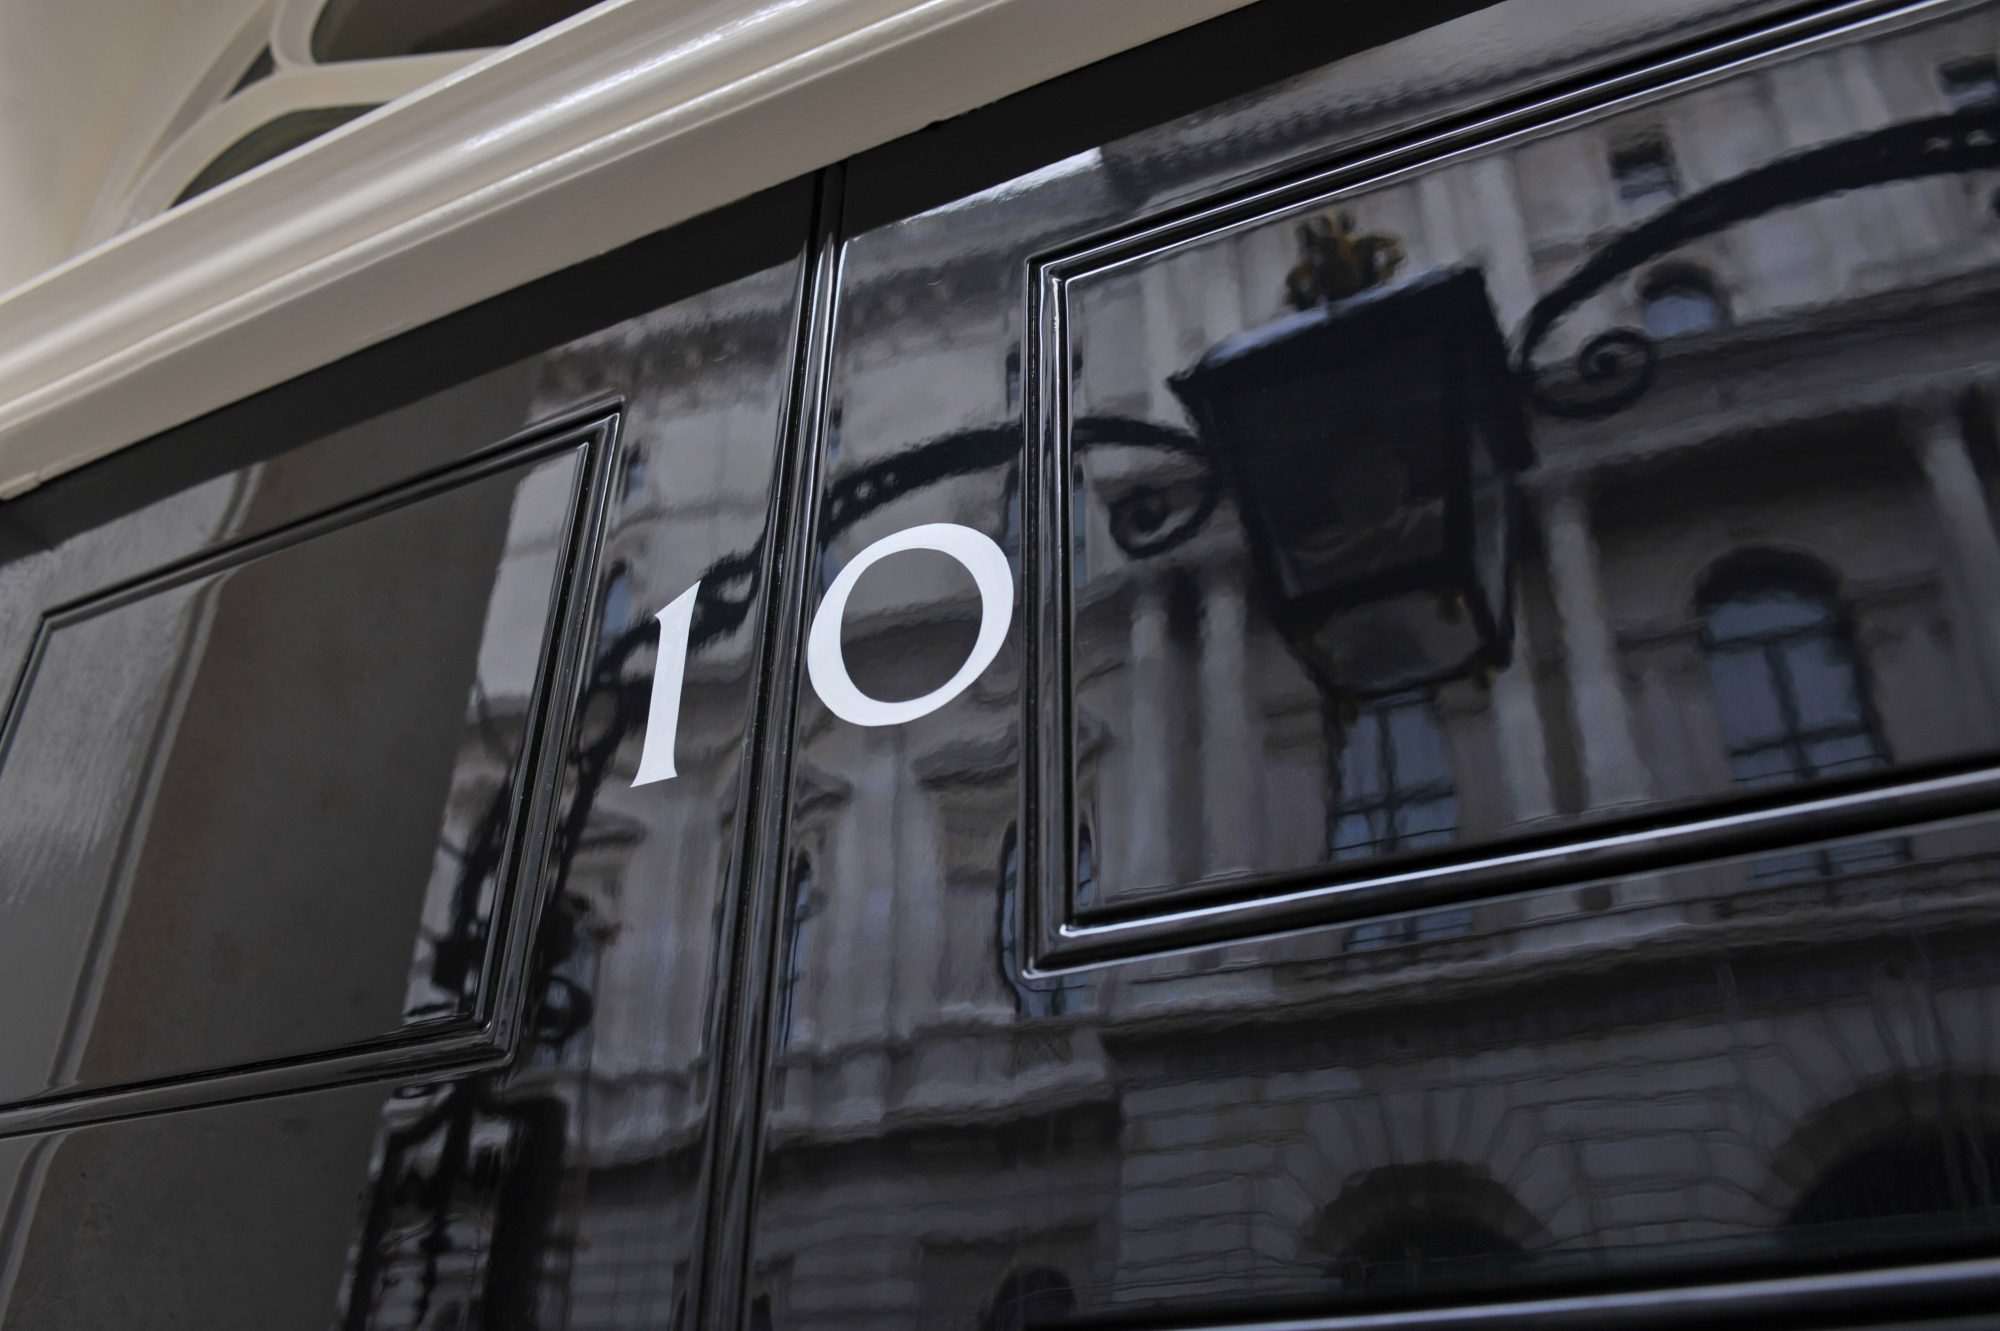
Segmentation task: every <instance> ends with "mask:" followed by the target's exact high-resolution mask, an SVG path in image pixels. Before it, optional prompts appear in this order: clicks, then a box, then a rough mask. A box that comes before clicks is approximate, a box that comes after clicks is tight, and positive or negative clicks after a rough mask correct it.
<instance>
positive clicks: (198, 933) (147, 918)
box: [0, 426, 610, 1100]
mask: <svg viewBox="0 0 2000 1331" xmlns="http://www.w3.org/2000/svg"><path fill="white" fill-rule="evenodd" d="M593 445H594V446H595V449H596V451H597V453H598V454H599V455H601V454H602V453H603V452H604V451H605V450H607V449H608V448H609V446H610V433H609V428H608V426H600V427H595V428H592V429H589V430H587V431H585V432H582V433H577V432H571V433H569V434H568V435H566V436H563V437H561V438H558V439H557V440H554V441H551V442H550V443H548V444H542V445H535V446H532V447H531V448H530V449H529V450H527V451H526V452H525V453H522V452H516V453H514V454H510V455H507V456H503V457H501V458H498V459H495V460H492V461H489V462H486V463H483V464H480V465H478V466H477V467H475V468H472V469H461V471H460V472H459V473H455V474H451V475H447V476H445V477H442V478H439V479H438V480H435V481H433V482H430V483H428V484H425V485H422V486H420V487H414V488H412V489H409V490H405V491H393V492H391V493H389V494H387V495H384V496H381V497H379V498H377V499H374V500H370V501H365V502H363V503H361V504H358V505H354V506H350V507H349V508H347V509H345V510H340V511H337V512H335V513H332V514H328V515H325V516H323V517H320V518H318V519H314V520H309V521H308V522H306V523H305V524H303V525H301V526H296V527H293V528H290V529H287V530H286V531H284V532H281V533H280V534H278V535H275V536H272V537H268V538H265V539H264V540H262V541H259V542H253V543H251V544H249V545H247V546H243V547H241V548H239V549H237V550H234V551H231V552H228V553H225V554H222V555H219V556H213V557H210V558H209V559H207V560H204V561H199V562H196V563H194V564H192V565H189V566H187V567H184V568H181V569H177V570H173V571H171V572H166V573H162V574H160V575H158V576H155V577H153V578H150V579H147V580H144V581H142V582H140V583H138V584H136V585H133V586H130V587H126V588H122V589H118V590H116V591H111V592H106V593H103V594H101V595H98V596H95V597H91V598H88V599H85V600H83V601H82V602H80V603H78V604H75V605H71V606H66V607H63V608H61V609H57V610H54V611H52V612H50V613H49V614H48V615H47V616H46V617H45V619H44V620H43V623H42V626H41V630H40V635H39V640H38V642H37V644H36V646H35V648H34V652H33V656H32V658H31V660H30V662H29V664H28V667H27V670H26V672H25V674H24V676H23V678H22V680H21V682H20V685H19V688H18V690H17V693H16V698H15V702H14V707H13V713H12V716H11V718H10V720H9V723H8V728H7V732H6V737H5V749H4V758H0V846H4V847H5V849H4V851H0V880H3V881H5V882H6V884H7V888H6V893H7V896H6V929H5V931H4V933H0V951H3V952H4V956H0V977H4V978H0V985H4V986H5V990H6V993H5V998H4V1005H5V1007H6V1009H7V1010H8V1011H9V1012H11V1013H13V1014H14V1016H13V1018H12V1019H10V1020H9V1021H8V1022H7V1023H6V1034H5V1036H4V1037H0V1040H4V1052H3V1053H0V1068H4V1069H5V1072H4V1076H5V1079H6V1080H5V1082H4V1083H0V1085H4V1090H0V1097H4V1098H5V1099H9V1100H19V1099H27V1098H31V1097H34V1096H38V1095H43V1094H48V1093H75V1092H79V1091H85V1090H89V1089H92V1088H98V1087H105V1086H115V1085H120V1084H125V1083H132V1082H141V1081H151V1080H156V1079H160V1078H165V1077H177V1076H187V1075H190V1074H194V1073H202V1072H215V1071H219V1070H223V1069H227V1068H231V1067H238V1066H243V1065H247V1064H252V1063H260V1062H266V1061H270V1060H274V1059H283V1058H296V1057H300V1056H304V1055H309V1054H316V1053H326V1052H331V1051H334V1050H339V1049H344V1048H349V1047H352V1046H356V1045H362V1044H367V1043H370V1042H373V1041H380V1040H382V1039H385V1038H387V1037H391V1036H399V1035H401V1036H408V1035H419V1034H424V1033H427V1032H429V1033H435V1032H440V1031H446V1030H450V1029H453V1028H455V1027H457V1028H463V1027H465V1026H467V1025H469V1024H471V1023H472V1022H474V1021H476V1020H477V1019H479V1018H480V1017H481V1015H482V1013H483V1011H484V1009H485V1007H486V1005H487V1003H488V1001H489V996H490V983H489V978H490V977H489V970H490V967H489V958H490V956H492V955H497V952H498V946H497V940H496V939H495V938H494V924H495V920H496V916H497V912H498V910H499V908H500V905H501V903H502V901H503V900H504V899H505V896H506V892H507V889H508V883H507V881H506V877H505V872H504V871H505V869H506V868H507V867H508V866H509V865H510V864H511V862H512V860H513V858H514V856H513V852H512V850H511V849H510V850H509V851H508V853H507V854H506V855H504V856H502V857H500V858H498V859H496V862H495V863H494V864H493V865H491V866H490V872H489V873H488V874H486V875H483V876H482V877H481V879H480V880H479V881H476V882H466V881H462V880H461V878H460V876H459V874H458V872H457V870H458V867H459V865H460V864H461V862H462V860H463V853H462V852H463V848H465V847H466V846H467V845H468V844H469V843H471V842H472V841H474V840H475V839H477V838H478V837H480V836H481V835H491V836H493V837H494V838H495V840H496V843H497V844H499V845H501V846H509V847H511V844H512V842H513V841H514V840H515V839H516V838H517V837H518V836H519V835H521V834H524V833H525V832H526V831H527V828H526V826H525V821H524V820H525V819H526V818H527V817H528V815H529V806H530V803H531V801H530V799H529V794H528V791H527V788H526V786H525V784H524V781H523V777H524V772H523V771H522V770H521V766H520V762H521V758H522V754H523V751H524V750H525V749H526V747H527V746H528V743H529V741H530V739H531V737H532V734H533V727H534V725H535V724H536V721H535V719H534V718H536V717H538V716H539V698H540V696H541V694H542V693H543V691H544V689H545V685H544V682H543V681H544V679H545V677H546V676H547V675H548V674H549V672H550V671H551V670H553V668H554V666H555V664H556V661H555V656H556V650H557V648H558V646H559V644H560V636H559V634H558V632H557V628H558V622H557V618H556V616H557V611H558V608H559V606H560V604H561V602H562V597H563V592H564V588H563V586H562V581H561V580H562V578H563V577H564V576H565V575H566V574H567V573H568V572H569V571H570V568H571V565H572V560H573V553H574V551H575V549H576V546H577V541H578V520H579V517H580V515H581V513H582V512H583V507H582V504H583V500H584V497H585V492H584V484H583V482H584V477H585V471H586V465H587V463H588V462H589V460H590V456H591V450H592V447H593ZM503 697H504V698H518V699H520V700H521V701H522V703H523V704H526V705H527V710H526V712H525V714H524V719H525V720H526V721H527V724H526V725H525V726H524V727H523V728H522V731H521V732H520V733H517V734H514V735H510V736H505V737H502V736H500V735H491V737H490V739H491V742H490V743H489V744H488V745H486V746H484V747H482V746H479V745H477V744H470V745H469V744H468V739H469V738H471V737H476V736H477V735H478V734H479V733H480V726H481V720H482V715H481V714H482V711H484V710H485V709H488V708H490V706H491V702H492V700H493V699H495V698H503ZM479 788H491V789H492V790H493V791H494V792H495V794H496V795H497V796H498V797H499V798H500V799H502V800H503V801H504V803H505V805H506V806H507V807H508V808H510V809H512V808H518V810H519V813H518V816H517V819H516V820H510V821H509V822H507V823H503V824H502V825H500V826H497V827H494V828H493V829H491V831H490V832H488V831H486V830H485V829H482V828H479V827H476V826H473V825H472V824H471V823H470V821H469V820H468V818H467V811H468V809H469V807H470V799H471V792H472V791H473V790H475V789H479ZM454 916H458V917H463V918H462V921H461V927H463V928H464V931H465V933H466V936H467V939H468V942H470V941H471V940H472V939H475V938H476V939H478V940H480V941H479V943H478V945H477V946H475V947H473V948H471V950H468V951H466V952H465V954H464V955H452V956H438V957H432V956H431V955H430V952H431V943H432V941H433V940H434V939H435V938H437V937H438V936H439V935H440V934H442V933H444V932H447V931H448V930H449V929H450V928H451V925H452V921H453V918H454Z"/></svg>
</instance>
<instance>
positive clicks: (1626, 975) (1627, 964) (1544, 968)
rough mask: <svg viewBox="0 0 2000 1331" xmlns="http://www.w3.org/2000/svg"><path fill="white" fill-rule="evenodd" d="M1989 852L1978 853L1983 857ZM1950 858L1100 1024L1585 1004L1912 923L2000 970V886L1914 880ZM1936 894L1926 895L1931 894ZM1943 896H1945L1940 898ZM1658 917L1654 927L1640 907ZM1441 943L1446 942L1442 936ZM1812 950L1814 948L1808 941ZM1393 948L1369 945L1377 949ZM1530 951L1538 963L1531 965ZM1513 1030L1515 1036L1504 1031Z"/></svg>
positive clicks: (1175, 1024)
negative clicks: (1510, 1000) (1587, 995)
mask: <svg viewBox="0 0 2000 1331" xmlns="http://www.w3.org/2000/svg"><path fill="white" fill-rule="evenodd" d="M1993 858H1994V857H1981V859H1980V861H1979V862H1980V863H1986V862H1988V861H1990V860H1992V859H1993ZM1954 863H1955V862H1947V863H1946V864H1944V865H1933V866H1925V867H1928V868H1930V869H1931V870H1933V872H1932V873H1931V874H1929V875H1923V874H1920V873H1919V872H1918V871H1915V870H1912V869H1909V868H1903V869H1897V870H1889V871H1884V872H1880V873H1875V874H1856V875H1851V876H1849V877H1847V878H1844V879H1839V880H1834V881H1833V883H1832V884H1831V885H1830V886H1827V887H1824V888H1822V891H1824V892H1838V891H1840V890H1841V889H1842V888H1843V887H1845V888H1848V889H1849V890H1850V892H1851V891H1852V890H1853V886H1852V885H1854V884H1859V883H1871V884H1875V885H1877V887H1878V888H1880V885H1882V884H1893V887H1891V888H1889V889H1886V890H1878V891H1877V892H1876V893H1874V894H1872V895H1871V896H1870V897H1869V898H1868V899H1866V900H1861V901H1856V902H1854V903H1852V904H1846V905H1843V904H1838V903H1836V904H1833V905H1827V904H1824V903H1823V902H1822V903H1819V904H1815V905H1813V906H1812V907H1811V908H1810V909H1805V910H1800V909H1794V910H1791V911H1787V912H1783V913H1779V914H1775V915H1771V916H1767V917H1764V918H1757V917H1756V916H1755V903H1756V901H1757V899H1758V898H1759V897H1762V896H1766V895H1769V894H1770V893H1771V892H1773V891H1774V889H1763V890H1759V889H1748V890H1744V891H1741V892H1737V893H1734V894H1730V895H1728V896H1718V897H1714V898H1707V899H1696V900H1690V901H1685V902H1672V903H1667V904H1661V905H1652V906H1646V907H1641V908H1638V909H1633V910H1627V911H1624V912H1604V913H1600V914H1599V915H1597V916H1596V917H1595V918H1597V919H1601V920H1602V919H1612V918H1615V917H1616V915H1618V914H1624V915H1625V916H1626V917H1627V918H1628V920H1630V921H1631V922H1632V923H1633V925H1634V926H1635V927H1632V928H1630V929H1629V930H1628V932H1626V933H1625V935H1624V936H1622V937H1617V938H1609V939H1607V938H1585V939H1582V940H1580V941H1579V942H1578V943H1576V944H1575V945H1573V946H1569V947H1565V948H1560V949H1558V948H1549V949H1534V950H1530V949H1523V948H1504V949H1495V950H1494V951H1491V952H1488V953H1486V954H1485V955H1483V956H1481V957H1479V958H1477V959H1474V960H1469V961H1461V962H1449V963H1444V964H1435V965H1424V964H1421V963H1419V964H1411V965H1406V966H1404V967H1402V968H1400V969H1397V970H1394V971H1388V972H1382V973H1377V974H1371V975H1350V976H1342V975H1341V974H1340V971H1342V970H1343V969H1348V968H1350V967H1352V965H1353V963H1352V962H1351V961H1349V960H1348V959H1345V958H1341V959H1333V958H1329V959H1327V960H1324V961H1318V962H1314V961H1298V962H1290V963H1278V964H1277V966H1276V967H1275V970H1276V971H1277V972H1278V973H1279V975H1280V976H1281V977H1282V979H1281V982H1280V983H1279V984H1278V985H1277V986H1276V987H1274V988H1271V989H1266V990H1262V991H1260V992H1257V993H1254V994H1247V995H1246V994H1243V993H1241V992H1238V993H1234V994H1229V995H1227V996H1225V997H1223V998H1221V999H1218V1000H1217V1001H1214V1002H1212V1003H1209V1004H1200V1003H1194V1002H1176V1003H1163V1004H1161V1005H1160V1006H1159V1007H1158V1008H1157V1009H1156V1010H1154V1011H1151V1012H1146V1013H1143V1014H1135V1015H1132V1016H1128V1017H1126V1018H1124V1019H1122V1020H1121V1019H1119V1018H1117V1017H1114V1018H1112V1019H1111V1020H1110V1021H1108V1022H1106V1023H1105V1032H1104V1033H1105V1038H1106V1040H1107V1042H1112V1041H1118V1042H1123V1041H1127V1040H1132V1039H1138V1040H1147V1039H1158V1040H1161V1041H1166V1042H1172V1041H1174V1040H1177V1039H1181V1038H1184V1037H1188V1036H1192V1035H1194V1034H1196V1033H1199V1032H1202V1031H1209V1032H1214V1033H1226V1032H1238V1033H1241V1032H1245V1031H1247V1030H1251V1029H1257V1028H1263V1027H1267V1026H1285V1025H1290V1024H1294V1023H1298V1022H1313V1023H1318V1022H1324V1021H1326V1020H1328V1019H1330V1018H1339V1017H1341V1016H1351V1015H1358V1014H1360V1013H1363V1012H1377V1011H1379V1010H1380V1009H1382V1008H1384V1007H1388V1008H1392V1009H1394V1010H1396V1011H1398V1012H1401V1013H1405V1014H1407V1013H1408V1012H1409V1011H1411V1010H1413V1008H1414V1006H1415V1005H1419V1004H1420V1005H1422V1006H1424V1007H1427V1008H1429V1007H1437V1006H1449V1005H1458V1004H1472V1005H1480V1004H1485V1005H1489V1006H1493V1007H1494V1010H1495V1011H1496V1012H1499V1011H1501V1010H1503V1009H1502V1008H1501V1007H1500V1006H1499V1004H1497V1003H1496V999H1497V998H1500V997H1502V996H1506V995H1514V994H1517V993H1518V992H1519V991H1522V990H1524V989H1525V988H1526V987H1527V986H1529V985H1533V986H1534V987H1536V988H1538V989H1539V988H1541V987H1542V986H1544V985H1550V984H1554V983H1556V982H1557V981H1560V982H1561V983H1562V985H1564V986H1567V988H1565V989H1564V992H1565V993H1566V994H1567V995H1568V997H1566V998H1565V999H1564V1000H1563V1003H1562V1004H1561V1006H1564V1007H1565V1008H1569V1009H1579V1010H1581V1009H1583V1008H1587V1007H1588V1006H1589V1005H1588V1004H1579V1003H1578V1002H1577V999H1576V994H1577V992H1578V991H1577V989H1576V984H1577V982H1578V981H1587V980H1591V979H1605V980H1609V981H1610V982H1611V983H1610V984H1609V985H1608V986H1607V988H1606V990H1605V992H1606V993H1610V992H1612V991H1614V990H1620V989H1622V990H1626V991H1630V990H1632V989H1634V988H1636V987H1637V986H1638V985H1639V984H1640V983H1641V982H1642V981H1643V979H1644V977H1645V976H1646V975H1648V974H1649V973H1662V972H1666V971H1672V970H1676V969H1685V968H1686V967H1688V966H1689V965H1690V964H1693V965H1697V966H1699V967H1701V968H1703V969H1704V970H1705V971H1712V968H1713V967H1714V965H1716V964H1718V963H1721V962H1725V961H1738V962H1747V961H1752V960H1756V959H1760V958H1762V959H1773V958H1775V959H1777V960H1779V961H1781V962H1783V963H1786V964H1795V965H1797V966H1799V967H1801V968H1805V969H1810V968H1811V966H1812V965H1813V964H1814V962H1813V961H1812V960H1811V957H1812V955H1813V953H1814V952H1817V951H1819V950H1823V949H1826V948H1829V947H1831V946H1834V945H1836V944H1839V943H1854V944H1866V945H1873V946H1876V947H1878V948H1879V946H1880V943H1881V939H1882V938H1883V936H1884V935H1885V933H1888V932H1898V933H1908V932H1913V931H1916V930H1920V929H1926V928H1929V929H1936V930H1939V931H1941V932H1944V933H1947V934H1948V935H1949V936H1951V937H1953V938H1955V939H1957V940H1959V941H1961V942H1963V941H1965V940H1966V939H1967V938H1968V937H1969V936H1979V937H1981V939H1982V943H1983V944H1984V945H1985V946H1988V947H1990V948H1992V949H1993V955H1994V959H1995V967H1996V969H2000V890H1996V884H1995V881H1994V880H1992V879H1990V878H1988V879H1982V880H1978V881H1975V882H1972V883H1969V884H1968V883H1964V882H1952V883H1948V884H1944V885H1942V886H1927V885H1924V884H1921V883H1918V884H1915V885H1913V880H1914V879H1920V878H1923V877H1930V878H1937V877H1942V876H1943V874H1944V873H1945V871H1947V870H1949V869H1950V868H1952V867H1953V866H1954ZM1926 892H1928V893H1929V895H1928V896H1926V895H1925V893H1926ZM1940 896H1942V898H1943V899H1940ZM1717 901H1727V902H1731V903H1744V904H1742V905H1740V906H1734V907H1733V908H1732V909H1731V912H1730V913H1729V914H1728V915H1727V916H1724V917H1720V918H1707V919H1703V918H1697V917H1696V912H1697V911H1698V909H1699V908H1700V907H1704V906H1706V907H1708V908H1709V910H1710V911H1711V912H1713V911H1714V908H1715V907H1714V903H1715V902H1717ZM1646 915H1653V916H1657V917H1660V923H1658V924H1657V925H1654V926H1651V927H1647V926H1645V925H1644V924H1643V922H1642V920H1641V919H1640V917H1643V916H1646ZM1547 927H1548V922H1547V921H1543V922H1538V923H1536V924H1532V925H1528V926H1524V927H1521V928H1517V929H1515V930H1511V931H1509V933H1510V935H1511V936H1514V937H1521V936H1524V935H1531V934H1532V933H1533V932H1534V931H1535V930H1537V929H1546V928H1547ZM1437 946H1438V948H1440V949H1442V948H1443V947H1444V946H1446V945H1443V944H1440V945H1437ZM1808 949H1811V950H1810V951H1809V950H1808ZM1391 955H1393V954H1392V953H1388V952H1384V953H1376V954H1371V957H1373V958H1381V957H1387V956H1391ZM1529 959H1532V970H1531V971H1528V970H1524V967H1525V966H1526V965H1527V964H1528V962H1529ZM1308 986H1313V987H1317V988H1318V989H1319V992H1316V993H1310V994H1300V995H1298V996H1296V997H1288V996H1287V994H1286V990H1287V989H1291V990H1293V991H1297V990H1299V989H1303V988H1306V987H1308ZM1509 1038H1511V1037H1509Z"/></svg>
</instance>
